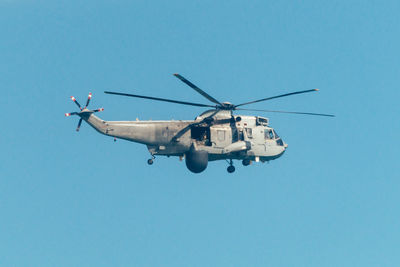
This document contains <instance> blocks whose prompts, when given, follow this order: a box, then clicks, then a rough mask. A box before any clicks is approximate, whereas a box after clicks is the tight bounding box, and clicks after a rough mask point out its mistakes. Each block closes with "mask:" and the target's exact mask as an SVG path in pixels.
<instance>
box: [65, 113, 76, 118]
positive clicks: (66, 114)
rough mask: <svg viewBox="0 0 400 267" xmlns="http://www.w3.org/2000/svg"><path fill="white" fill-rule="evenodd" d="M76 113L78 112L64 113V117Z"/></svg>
mask: <svg viewBox="0 0 400 267" xmlns="http://www.w3.org/2000/svg"><path fill="white" fill-rule="evenodd" d="M77 114H78V112H71V113H65V117H69V116H72V115H77Z"/></svg>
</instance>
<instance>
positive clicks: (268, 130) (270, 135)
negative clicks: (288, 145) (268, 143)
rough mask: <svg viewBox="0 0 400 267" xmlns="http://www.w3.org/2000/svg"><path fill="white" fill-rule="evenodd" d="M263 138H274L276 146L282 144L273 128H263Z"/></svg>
mask: <svg viewBox="0 0 400 267" xmlns="http://www.w3.org/2000/svg"><path fill="white" fill-rule="evenodd" d="M264 138H265V140H276V144H277V145H278V146H283V145H284V144H283V141H282V139H281V138H280V137H279V135H278V134H277V133H276V132H275V130H274V129H271V128H265V129H264Z"/></svg>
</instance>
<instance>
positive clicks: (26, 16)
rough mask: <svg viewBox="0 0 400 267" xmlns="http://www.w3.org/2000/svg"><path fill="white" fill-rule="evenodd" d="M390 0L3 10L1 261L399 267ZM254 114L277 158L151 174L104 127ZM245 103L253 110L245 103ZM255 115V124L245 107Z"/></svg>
mask: <svg viewBox="0 0 400 267" xmlns="http://www.w3.org/2000/svg"><path fill="white" fill-rule="evenodd" d="M399 13H400V4H399V1H389V0H388V1H207V0H206V1H85V2H84V3H83V2H82V1H48V0H43V1H33V0H2V1H0V25H1V27H0V36H1V39H0V74H1V75H0V88H1V89H0V90H1V98H0V110H1V121H2V132H1V138H0V147H1V152H0V174H1V176H0V266H68V267H70V266H352V267H353V266H399V265H400V253H399V247H400V241H399V240H400V227H399V225H400V208H399V203H400V194H399V191H400V175H399V170H400V168H399V163H398V159H399V156H398V154H399V148H400V145H399V144H400V141H399V133H400V126H399V120H398V115H399V111H400V110H399V99H400V93H399V92H400V91H399V89H398V88H399V85H400V65H399V59H400V52H399V49H400V37H399V36H400V17H399ZM176 72H179V73H181V74H182V75H184V76H185V77H187V78H188V79H190V80H191V81H193V82H194V83H196V84H197V85H198V86H199V87H201V88H203V89H204V90H206V91H207V92H209V93H210V94H211V95H213V96H214V97H215V98H217V99H219V100H221V101H231V102H233V103H240V102H245V101H248V100H253V99H257V98H263V97H267V96H272V95H276V94H280V93H285V92H289V91H295V90H306V89H310V88H320V89H321V91H320V92H318V93H315V94H307V95H299V96H293V97H288V98H285V99H277V100H275V101H271V102H265V103H258V104H255V105H253V106H251V107H252V108H259V109H260V108H263V109H268V108H269V109H286V110H295V111H308V112H324V113H334V114H336V115H337V117H336V118H334V119H332V118H323V117H311V116H295V115H282V114H267V115H266V116H268V117H269V118H270V122H271V125H272V126H273V127H274V128H275V129H276V130H277V132H278V133H279V134H280V135H281V136H282V137H283V139H284V140H285V142H287V143H288V144H289V148H288V150H287V153H285V155H284V156H283V157H281V158H280V159H278V160H276V161H273V162H271V163H270V164H254V165H252V166H250V167H243V166H242V165H241V164H240V162H237V163H236V166H237V169H236V172H235V173H234V174H228V173H227V172H226V167H227V164H226V162H222V161H221V162H212V163H210V164H209V167H208V169H207V170H206V171H205V172H203V173H201V174H199V175H194V174H192V173H190V172H189V171H188V170H187V169H186V167H185V164H184V163H183V162H179V161H178V160H177V159H176V158H157V160H156V162H155V163H154V165H153V166H147V164H146V160H147V159H148V158H149V154H148V152H147V150H146V147H145V146H143V145H139V144H135V143H129V142H126V141H118V142H116V143H114V142H113V141H112V138H109V137H105V136H102V135H100V134H98V133H97V132H95V131H94V130H93V129H91V128H90V127H89V126H88V125H86V124H84V125H82V128H81V131H80V132H79V133H76V132H75V127H76V124H77V122H78V119H77V118H75V117H71V118H65V117H64V113H65V112H71V111H76V110H77V108H76V106H75V105H74V104H73V103H72V102H71V101H70V99H69V97H70V96H71V95H74V96H75V97H77V99H78V100H80V101H81V102H84V101H85V99H86V97H87V94H88V92H89V91H90V92H92V93H93V100H92V104H91V106H92V108H97V107H104V108H105V111H104V112H102V113H101V114H100V115H101V117H102V118H104V119H106V120H135V119H136V117H139V118H140V119H142V120H145V119H172V118H174V119H193V118H194V117H195V116H196V115H197V114H199V113H200V112H202V111H204V109H201V108H196V107H188V106H179V105H173V104H169V103H157V102H150V101H146V100H140V99H128V98H126V99H125V98H122V97H116V96H109V95H105V94H104V93H103V91H104V90H115V91H117V90H119V91H124V92H131V93H137V94H145V95H152V96H159V97H166V98H175V99H181V100H186V101H195V102H203V103H207V102H206V100H205V99H203V98H202V97H201V96H200V95H198V94H196V93H195V92H194V91H193V90H191V89H190V88H189V87H187V86H186V85H184V84H183V83H182V82H180V81H179V80H177V79H176V78H174V77H173V76H172V74H173V73H176ZM249 108H250V106H249ZM248 114H250V113H248Z"/></svg>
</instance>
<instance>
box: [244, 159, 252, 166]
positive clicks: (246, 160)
mask: <svg viewBox="0 0 400 267" xmlns="http://www.w3.org/2000/svg"><path fill="white" fill-rule="evenodd" d="M242 164H243V166H249V165H250V160H249V159H244V160H243V161H242Z"/></svg>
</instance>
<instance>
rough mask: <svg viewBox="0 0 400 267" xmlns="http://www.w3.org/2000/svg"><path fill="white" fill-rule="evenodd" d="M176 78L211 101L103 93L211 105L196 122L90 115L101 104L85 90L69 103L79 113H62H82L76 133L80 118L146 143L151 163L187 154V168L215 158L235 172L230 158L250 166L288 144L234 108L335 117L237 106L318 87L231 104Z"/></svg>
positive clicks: (102, 130)
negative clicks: (93, 101) (94, 104)
mask: <svg viewBox="0 0 400 267" xmlns="http://www.w3.org/2000/svg"><path fill="white" fill-rule="evenodd" d="M174 76H175V77H177V78H178V79H180V80H181V81H182V82H184V83H185V84H187V85H188V86H189V87H191V88H192V89H194V90H195V91H196V92H197V93H199V94H201V95H202V96H203V97H205V98H206V99H207V100H209V101H210V102H212V103H213V104H200V103H193V102H185V101H179V100H173V99H165V98H158V97H151V96H143V95H135V94H128V93H119V92H110V91H105V92H104V93H106V94H110V95H119V96H128V97H136V98H144V99H150V100H155V101H163V102H169V103H175V104H182V105H189V106H196V107H205V108H211V109H209V110H207V111H205V112H203V113H202V114H200V115H199V116H197V117H196V118H195V119H194V120H178V121H174V120H173V121H139V120H136V121H105V120H102V119H100V118H99V117H97V116H96V115H95V114H94V113H97V112H99V111H103V110H104V109H103V108H99V109H95V110H90V109H88V106H89V103H90V100H91V98H92V94H91V93H89V96H88V99H87V101H86V105H85V106H84V107H82V106H81V105H80V104H79V103H78V101H77V100H76V99H75V98H74V97H73V96H72V97H71V99H72V101H74V103H75V104H76V105H77V106H78V108H79V109H80V111H79V112H71V113H66V114H65V116H67V117H68V116H71V115H77V116H79V117H80V120H79V122H78V127H77V129H76V130H77V131H79V129H80V126H81V124H82V121H86V122H87V123H88V124H89V125H90V126H92V127H93V128H94V129H95V130H96V131H98V132H99V133H101V134H104V135H107V136H112V137H114V141H116V139H117V138H118V139H125V140H128V141H131V142H136V143H141V144H144V145H146V146H147V148H148V150H149V152H150V154H151V158H150V159H149V160H148V161H147V163H148V164H149V165H152V164H153V162H154V159H155V156H156V155H157V156H158V155H159V156H168V157H170V156H177V157H179V159H180V160H183V158H185V162H186V167H187V168H188V169H189V170H190V171H191V172H193V173H200V172H202V171H204V170H205V169H206V168H207V165H208V162H209V161H215V160H226V161H227V162H228V164H229V166H228V168H227V171H228V172H229V173H233V172H234V171H235V167H234V166H233V160H241V161H242V164H243V165H244V166H248V165H250V164H251V163H252V162H263V163H264V162H268V161H270V160H274V159H277V158H279V157H281V156H282V155H283V153H284V152H285V150H286V149H287V147H288V145H287V144H286V143H285V142H284V141H283V140H282V138H280V137H279V136H278V134H277V133H276V131H275V130H274V129H273V128H272V127H270V126H269V120H268V118H264V117H260V116H247V115H234V114H233V111H237V110H243V111H257V112H276V113H288V114H302V115H314V116H325V117H334V115H330V114H321V113H309V112H292V111H278V110H263V109H244V108H241V107H242V106H245V105H250V104H254V103H258V102H262V101H268V100H272V99H276V98H281V97H287V96H291V95H297V94H304V93H310V92H315V91H318V89H311V90H304V91H296V92H291V93H286V94H282V95H277V96H272V97H267V98H263V99H258V100H254V101H250V102H245V103H241V104H238V105H234V104H232V103H229V102H220V101H218V100H217V99H215V98H214V97H212V96H210V95H209V94H207V93H206V92H204V91H203V90H201V89H200V88H199V87H197V86H196V85H194V84H193V83H191V82H190V81H189V80H187V79H185V78H184V77H183V76H181V75H179V74H174Z"/></svg>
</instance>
